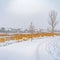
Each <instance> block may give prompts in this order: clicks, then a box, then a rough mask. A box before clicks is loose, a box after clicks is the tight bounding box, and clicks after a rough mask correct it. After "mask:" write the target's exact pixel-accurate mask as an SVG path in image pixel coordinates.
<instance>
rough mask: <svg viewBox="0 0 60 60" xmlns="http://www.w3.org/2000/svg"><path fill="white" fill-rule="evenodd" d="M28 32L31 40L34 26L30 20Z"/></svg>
mask: <svg viewBox="0 0 60 60" xmlns="http://www.w3.org/2000/svg"><path fill="white" fill-rule="evenodd" d="M29 32H30V33H31V40H32V34H34V32H35V28H34V25H33V23H32V22H31V23H30V26H29Z"/></svg>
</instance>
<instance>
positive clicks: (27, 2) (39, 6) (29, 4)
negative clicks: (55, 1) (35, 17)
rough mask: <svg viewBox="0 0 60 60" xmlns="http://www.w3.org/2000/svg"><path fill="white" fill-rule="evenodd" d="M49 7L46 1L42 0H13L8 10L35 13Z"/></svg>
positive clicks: (18, 12)
mask: <svg viewBox="0 0 60 60" xmlns="http://www.w3.org/2000/svg"><path fill="white" fill-rule="evenodd" d="M44 9H48V8H47V5H46V3H45V2H44V1H43V0H41V1H38V0H13V1H12V2H11V3H10V4H9V5H8V8H7V11H8V12H12V13H16V14H34V13H39V12H41V11H44Z"/></svg>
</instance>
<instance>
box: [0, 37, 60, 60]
mask: <svg viewBox="0 0 60 60" xmlns="http://www.w3.org/2000/svg"><path fill="white" fill-rule="evenodd" d="M37 52H38V55H39V59H40V60H55V59H58V60H60V58H59V57H60V54H59V53H60V37H44V38H39V39H33V41H31V40H28V41H23V42H19V43H13V44H11V45H7V46H5V47H3V46H2V47H0V60H37V54H36V53H37ZM57 55H58V56H57Z"/></svg>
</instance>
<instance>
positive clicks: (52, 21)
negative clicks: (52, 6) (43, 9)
mask: <svg viewBox="0 0 60 60" xmlns="http://www.w3.org/2000/svg"><path fill="white" fill-rule="evenodd" d="M49 17H50V20H49V25H50V27H51V33H52V34H53V35H54V29H55V27H56V25H57V21H56V18H57V12H56V11H54V10H52V11H51V12H50V13H49Z"/></svg>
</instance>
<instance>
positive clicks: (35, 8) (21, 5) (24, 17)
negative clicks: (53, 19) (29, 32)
mask: <svg viewBox="0 0 60 60" xmlns="http://www.w3.org/2000/svg"><path fill="white" fill-rule="evenodd" d="M51 10H55V11H57V13H58V16H57V20H58V21H60V18H59V17H60V0H0V27H6V28H10V27H13V28H25V29H26V28H28V27H29V25H30V22H31V21H32V22H33V24H34V25H35V27H36V28H48V26H49V25H48V20H49V16H48V15H49V11H51ZM56 28H57V29H60V23H58V25H57V26H56Z"/></svg>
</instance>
